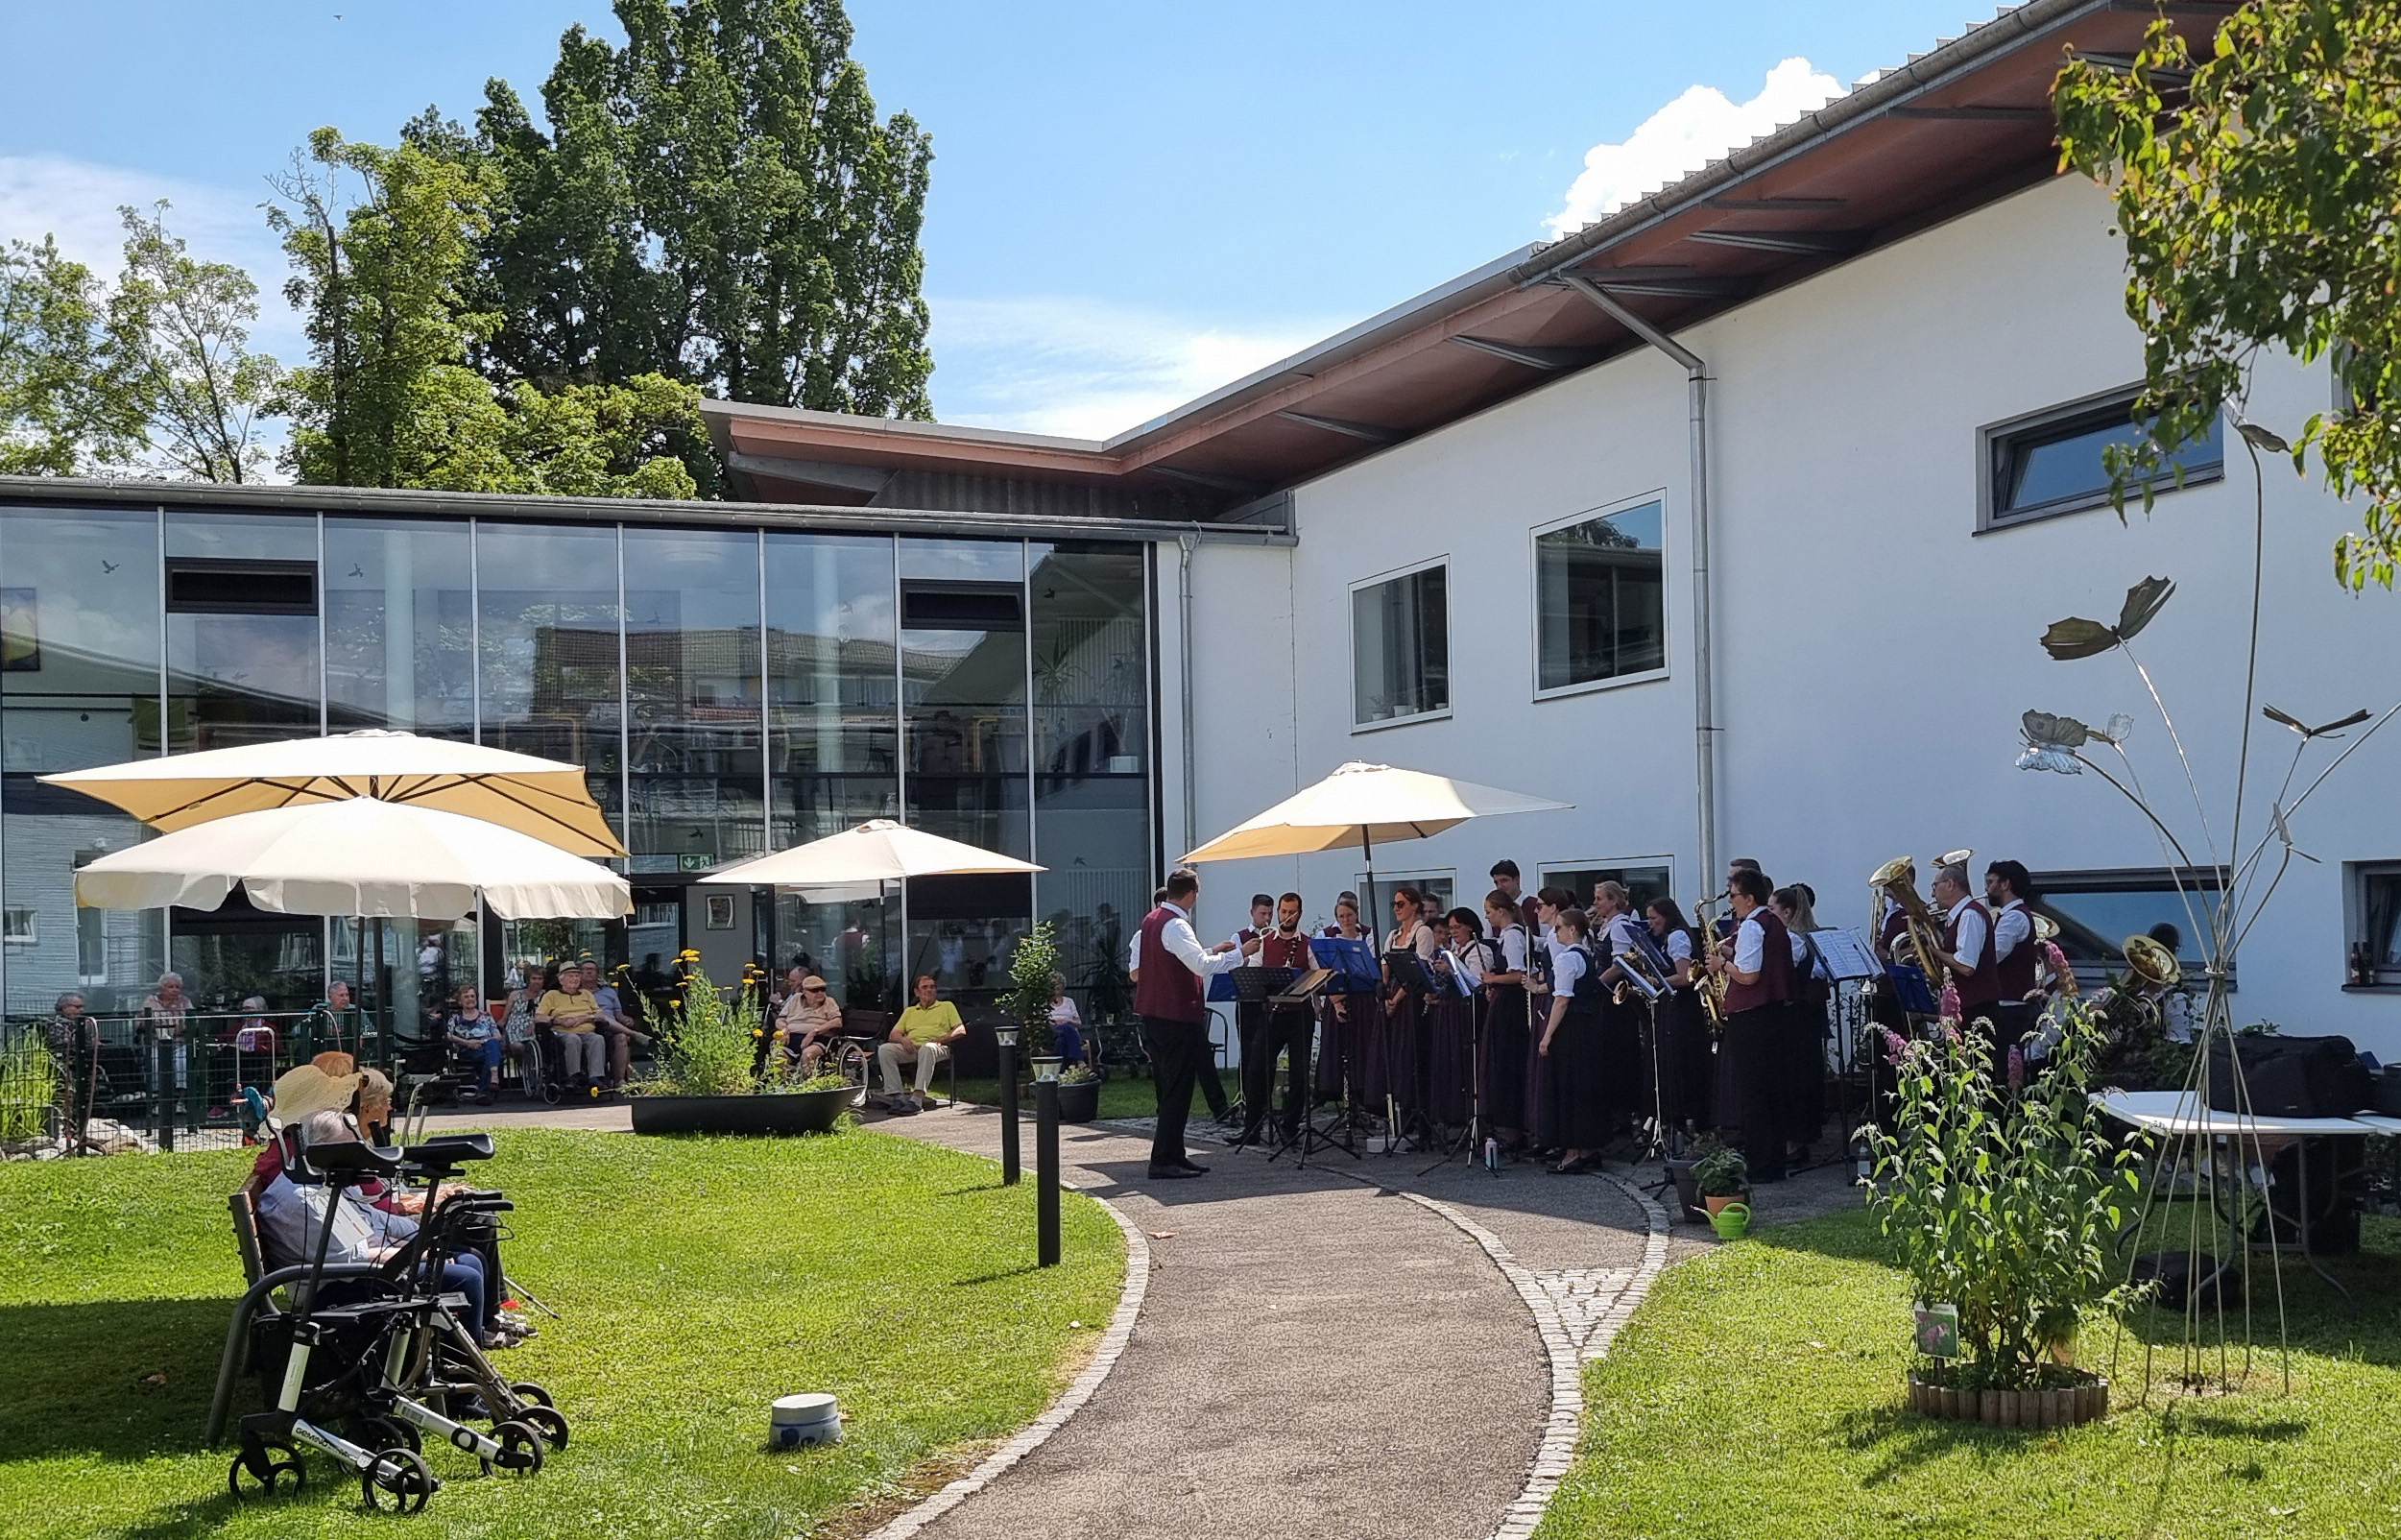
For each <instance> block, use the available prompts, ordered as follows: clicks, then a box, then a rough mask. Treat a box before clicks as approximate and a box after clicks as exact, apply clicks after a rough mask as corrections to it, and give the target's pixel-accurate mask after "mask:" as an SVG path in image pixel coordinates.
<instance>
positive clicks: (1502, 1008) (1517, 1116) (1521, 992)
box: [1477, 887, 1534, 1145]
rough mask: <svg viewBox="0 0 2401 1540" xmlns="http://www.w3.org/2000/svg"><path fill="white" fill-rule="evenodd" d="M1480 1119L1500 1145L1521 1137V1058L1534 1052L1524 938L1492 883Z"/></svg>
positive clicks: (1512, 906)
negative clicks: (1482, 1115) (1527, 1005)
mask: <svg viewBox="0 0 2401 1540" xmlns="http://www.w3.org/2000/svg"><path fill="white" fill-rule="evenodd" d="M1484 926H1485V928H1486V930H1487V931H1489V932H1490V935H1489V937H1488V939H1487V940H1486V941H1485V942H1484V1044H1483V1062H1482V1064H1481V1065H1479V1066H1478V1067H1477V1071H1478V1072H1479V1073H1480V1074H1481V1075H1482V1076H1483V1092H1482V1095H1483V1107H1484V1122H1485V1124H1486V1125H1487V1126H1489V1127H1490V1128H1491V1129H1492V1130H1493V1133H1494V1136H1495V1137H1496V1138H1498V1139H1499V1140H1500V1141H1501V1143H1503V1144H1507V1145H1514V1144H1516V1143H1518V1142H1519V1141H1520V1140H1522V1139H1524V1138H1525V1061H1526V1059H1527V1057H1528V1056H1529V1055H1530V1054H1531V1052H1532V1050H1533V1042H1534V1040H1533V1018H1532V1017H1531V1016H1530V1015H1529V1014H1528V1011H1527V1008H1526V1000H1527V999H1528V997H1527V994H1526V988H1525V986H1526V983H1527V981H1528V979H1529V977H1530V975H1529V974H1528V972H1527V968H1528V965H1527V963H1526V960H1525V956H1526V944H1527V941H1528V939H1529V938H1528V937H1527V935H1526V931H1525V926H1524V925H1522V924H1520V923H1519V919H1518V905H1517V901H1516V900H1514V899H1512V898H1510V897H1509V895H1508V894H1507V893H1505V892H1503V891H1501V889H1500V888H1498V887H1496V888H1494V889H1493V890H1492V892H1490V893H1489V894H1486V895H1485V897H1484Z"/></svg>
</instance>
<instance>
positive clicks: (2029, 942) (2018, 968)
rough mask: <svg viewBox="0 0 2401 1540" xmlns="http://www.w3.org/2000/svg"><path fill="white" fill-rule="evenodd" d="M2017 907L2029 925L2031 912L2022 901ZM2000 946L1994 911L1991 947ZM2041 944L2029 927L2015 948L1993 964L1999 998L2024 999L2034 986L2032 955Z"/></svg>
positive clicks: (1997, 923)
mask: <svg viewBox="0 0 2401 1540" xmlns="http://www.w3.org/2000/svg"><path fill="white" fill-rule="evenodd" d="M2018 907H2019V908H2020V909H2021V910H2025V912H2026V917H2027V923H2028V924H2029V926H2030V925H2031V924H2032V923H2033V918H2034V917H2033V912H2032V911H2031V910H2027V909H2025V905H2024V904H2022V903H2021V904H2019V905H2018ZM2000 946H2001V916H2000V915H1999V914H1998V913H1996V914H1995V915H1994V916H1993V948H1994V950H2000ZM2041 946H2042V943H2040V942H2038V941H2036V940H2035V939H2034V932H2033V931H2032V930H2030V929H2029V930H2028V931H2027V933H2026V939H2025V940H2024V941H2021V942H2019V943H2018V944H2017V949H2016V950H2013V951H2011V952H2010V953H2009V955H2007V956H2006V957H2003V958H2001V959H2000V960H1999V961H1997V962H1995V963H1994V964H1993V970H1994V973H1995V974H1996V975H1998V976H1999V978H2000V980H2001V996H2000V998H2001V999H2005V1000H2021V999H2025V998H2026V996H2027V992H2028V991H2029V990H2030V989H2032V988H2033V987H2034V957H2035V953H2036V952H2037V950H2039V949H2040V948H2041Z"/></svg>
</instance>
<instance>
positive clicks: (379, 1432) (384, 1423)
mask: <svg viewBox="0 0 2401 1540" xmlns="http://www.w3.org/2000/svg"><path fill="white" fill-rule="evenodd" d="M350 1442H351V1443H353V1444H356V1445H358V1446H359V1447H360V1448H361V1449H410V1450H418V1451H420V1452H421V1451H422V1450H423V1449H424V1447H425V1440H424V1436H423V1435H422V1434H420V1433H419V1432H418V1431H417V1428H416V1426H415V1425H414V1424H411V1423H404V1422H395V1421H394V1420H393V1419H391V1418H389V1417H369V1418H367V1419H366V1420H365V1421H363V1422H361V1423H360V1424H359V1425H358V1436H357V1437H355V1438H353V1439H351V1440H350Z"/></svg>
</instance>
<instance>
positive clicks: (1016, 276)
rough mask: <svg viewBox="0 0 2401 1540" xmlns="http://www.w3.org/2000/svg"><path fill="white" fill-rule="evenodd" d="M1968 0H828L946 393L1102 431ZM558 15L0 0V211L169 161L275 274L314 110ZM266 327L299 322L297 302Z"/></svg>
mask: <svg viewBox="0 0 2401 1540" xmlns="http://www.w3.org/2000/svg"><path fill="white" fill-rule="evenodd" d="M1970 3H1971V0H1715V3H1698V4H1688V5H1685V6H1681V7H1673V6H1659V5H1656V4H1631V3H1616V0H1611V3H1605V4H1603V3H1584V4H1573V3H1571V4H1567V5H1558V6H1551V7H1548V8H1543V7H1537V8H1530V9H1527V8H1509V9H1505V10H1504V9H1501V8H1496V9H1495V10H1493V11H1491V12H1484V11H1482V10H1481V9H1480V8H1472V7H1464V6H1460V5H1458V4H1456V3H1455V0H1448V3H1444V4H1433V3H1420V0H1381V3H1375V4H1369V3H1360V0H1282V3H1261V0H1213V3H1210V4H1205V5H1203V4H1184V3H1176V4H1166V3H1150V4H1134V3H1123V0H1120V3H1116V4H1104V3H1100V0H1041V3H1030V0H1018V3H1017V4H1013V5H995V4H992V3H990V0H980V3H970V0H852V8H851V10H852V19H853V21H854V23H855V24H856V27H857V34H858V36H857V41H856V44H855V47H854V53H855V54H856V56H857V57H858V58H859V59H860V60H862V61H863V62H864V63H865V65H866V67H867V70H868V77H869V81H870V83H871V84H872V86H873V88H874V90H875V93H876V100H877V102H878V104H879V106H880V107H882V108H883V109H884V110H886V111H891V110H894V109H900V108H905V109H906V110H908V111H910V112H912V113H914V114H915V115H916V116H917V117H918V119H919V120H920V121H921V122H923V123H924V125H925V126H926V127H927V128H928V129H929V130H930V131H931V132H932V134H933V139H934V150H935V156H936V159H935V164H934V177H933V191H932V196H931V199H930V200H929V203H928V207H927V220H926V233H925V246H926V254H927V277H926V294H927V297H928V299H929V301H931V303H932V305H933V307H934V317H935V336H934V345H935V363H936V372H935V375H934V399H935V405H936V408H937V410H938V411H939V413H940V415H941V416H942V417H944V418H945V419H946V420H949V421H972V422H985V423H992V424H996V425H1007V426H1019V427H1027V428H1033V429H1038V430H1046V431H1053V432H1068V433H1077V434H1086V435H1092V436H1098V435H1101V434H1105V433H1108V432H1111V431H1115V430H1116V429H1119V428H1123V427H1127V426H1131V425H1133V424H1134V423H1135V422H1137V421H1140V420H1142V419H1143V418H1145V417H1147V416H1149V415H1152V414H1153V413H1155V412H1157V411H1160V410H1163V409H1164V408H1165V407H1167V406H1170V405H1173V404H1174V403H1176V402H1177V401H1180V400H1183V399H1186V398H1188V397H1190V396H1192V395H1195V394H1198V393H1199V392H1201V391H1204V390H1207V389H1209V388H1211V387H1212V386H1214V385H1217V384H1221V383H1223V382H1224V381H1225V380H1227V379H1231V378H1234V377H1237V376H1238V375H1239V374H1242V373H1247V372H1248V371H1249V370H1251V369H1254V368H1257V367H1259V366H1260V365H1262V364H1264V363H1267V362H1270V361H1272V360H1273V359H1275V358H1277V357H1280V356H1282V355H1283V354H1284V353H1285V352H1288V351H1290V350H1292V349H1294V348H1297V347H1300V346H1303V345H1305V344H1307V343H1308V342H1310V341H1312V340H1314V339H1316V338H1317V337H1320V336H1323V335H1325V334H1327V333H1329V332H1331V331H1333V330H1336V329H1339V328H1340V327H1341V326H1344V325H1349V324H1350V323H1352V322H1354V321H1357V320H1358V319H1359V318H1361V317H1363V316H1366V315H1369V314H1372V313H1374V312H1375V311H1377V310H1380V309H1382V308H1383V307H1385V306H1387V305H1390V304H1392V303H1395V302H1396V301H1401V300H1403V299H1405V298H1407V297H1408V296H1410V295H1412V294H1415V293H1417V292H1419V291H1421V290H1423V289H1426V288H1429V287H1430V286H1432V285H1434V284H1436V283H1439V282H1441V281H1442V280H1443V279H1445V278H1447V277H1452V276H1453V275H1454V274H1456V273H1459V272H1463V271H1465V270H1466V269H1468V268H1471V267H1474V266H1476V265H1477V264H1478V263H1480V262H1483V261H1485V260H1487V259H1489V258H1491V257H1493V256H1496V255H1499V254H1500V253H1503V252H1505V251H1508V250H1510V249H1511V248H1513V247H1516V246H1520V245H1523V244H1525V242H1527V241H1531V240H1538V239H1545V238H1548V237H1549V235H1551V234H1552V233H1554V232H1556V230H1558V229H1572V228H1573V226H1574V225H1576V224H1579V223H1581V222H1583V221H1584V220H1586V219H1589V218H1591V217H1594V216H1596V215H1597V213H1599V212H1601V211H1603V210H1604V209H1605V208H1606V207H1607V206H1610V205H1611V202H1612V200H1613V199H1616V198H1620V197H1625V196H1633V195H1639V194H1640V193H1641V192H1643V191H1645V190H1647V189H1648V188H1649V187H1651V186H1654V185H1657V184H1658V183H1659V182H1660V181H1662V180H1668V179H1669V178H1671V177H1672V176H1673V175H1674V174H1676V173H1677V172H1680V171H1682V170H1687V169H1690V168H1691V167H1692V166H1693V165H1696V164H1698V163H1699V162H1700V161H1701V160H1702V159H1705V158H1707V156H1709V155H1710V154H1711V153H1714V152H1717V151H1720V150H1722V149H1723V148H1724V147H1725V146H1726V145H1727V144H1729V143H1731V142H1734V141H1735V140H1736V139H1738V138H1747V137H1749V136H1750V135H1752V134H1754V133H1757V132H1764V131H1765V128H1766V127H1768V126H1771V125H1772V124H1773V123H1774V122H1776V121H1781V120H1783V119H1785V118H1789V117H1790V116H1791V115H1793V113H1794V112H1795V111H1797V110H1801V109H1805V108H1807V107H1810V106H1813V105H1815V103H1816V101H1817V100H1819V99H1822V97H1823V96H1824V95H1825V94H1826V92H1827V91H1828V90H1830V89H1834V88H1838V87H1847V86H1849V85H1850V84H1853V83H1854V82H1856V81H1857V80H1858V79H1859V77H1861V75H1864V74H1866V73H1868V72H1870V71H1872V70H1875V69H1879V68H1885V67H1890V66H1892V65H1896V64H1898V63H1900V62H1902V61H1903V60H1905V59H1906V58H1907V57H1908V56H1909V54H1911V53H1914V52H1920V51H1923V50H1924V49H1926V48H1927V47H1929V46H1931V45H1932V44H1933V41H1934V40H1935V39H1936V38H1937V37H1941V36H1951V35H1954V34H1956V33H1957V32H1958V31H1960V30H1961V28H1962V26H1963V24H1964V23H1965V22H1966V21H1967V20H1969V19H1971V17H1972V18H1973V19H1978V20H1981V19H1984V18H1985V17H1987V16H1989V15H1990V14H1991V12H1990V11H1989V10H1985V9H1978V10H1972V11H1971V10H1965V9H1962V7H1963V6H1966V5H1968V4H1970ZM579 20H580V21H583V22H584V23H585V24H586V25H588V26H589V27H592V28H594V29H595V30H603V31H607V32H609V33H610V34H611V35H612V36H613V35H614V23H613V20H612V17H611V16H610V14H609V11H608V7H607V4H606V0H481V3H460V0H406V3H401V0H317V3H313V4H307V5H294V4H280V3H269V0H205V3H195V0H176V3H157V0H99V3H96V4H88V5H83V6H73V7H62V6H57V5H53V4H47V3H36V0H0V59H6V60H10V61H11V62H10V64H9V77H10V79H9V88H8V90H6V91H5V92H0V238H5V237H11V236H38V235H39V234H40V233H42V232H43V231H44V230H46V229H55V230H56V231H57V232H58V234H59V236H60V241H61V244H63V245H65V246H67V247H68V248H69V249H70V250H72V251H74V252H75V253H77V254H79V255H84V256H85V257H87V258H98V259H100V260H101V261H103V262H107V261H108V259H109V258H110V257H111V256H112V254H113V246H114V238H115V215H114V208H115V205H117V204H119V203H123V202H128V201H139V202H147V201H148V200H150V199H152V198H156V197H166V198H169V199H171V200H173V201H174V203H175V205H176V209H177V212H176V214H175V216H174V218H173V223H174V225H175V226H176V227H177V228H178V229H180V230H182V231H183V232H184V233H185V234H187V235H188V236H189V237H190V238H191V240H192V244H193V246H194V247H195V249H196V250H199V251H201V252H202V253H204V254H208V255H215V256H220V257H223V258H225V259H228V260H237V261H241V262H243V263H245V264H246V265H248V266H250V267H251V268H252V271H253V272H255V273H256V274H257V275H258V276H259V277H260V279H261V283H262V287H268V288H272V287H274V286H275V284H276V283H277V282H279V281H280V277H281V272H282V269H281V261H280V257H279V254H278V253H276V251H275V249H274V247H273V245H272V243H271V242H270V240H269V239H268V237H267V235H266V233H265V230H264V228H263V225H262V224H261V222H260V220H259V217H258V214H257V211H256V207H255V205H257V203H258V202H259V201H260V200H261V199H262V198H264V197H265V196H266V187H265V183H264V180H263V179H264V177H265V176H266V175H267V174H268V173H269V172H271V171H273V170H275V169H276V168H277V167H278V166H280V165H281V164H283V163H284V162H285V161H286V160H287V159H288V157H289V156H290V154H291V152H292V149H293V147H294V146H295V145H297V144H299V143H300V140H301V139H302V138H303V136H304V135H306V133H307V132H309V131H310V130H311V129H314V128H316V127H318V126H319V125H321V124H331V125H333V126H334V127H337V128H339V129H341V130H342V131H343V132H345V133H346V134H348V135H350V136H352V137H359V138H370V139H389V138H390V136H391V135H392V134H393V132H395V130H396V127H397V126H398V124H399V123H400V122H401V121H402V120H403V119H404V118H406V117H408V116H409V115H411V114H412V113H414V112H416V111H417V110H419V109H420V108H423V107H425V106H427V105H428V104H432V105H437V106H439V107H441V108H443V109H444V111H446V112H449V113H451V114H453V115H456V116H460V117H465V116H467V115H468V113H470V112H471V111H472V109H473V108H474V107H475V105H476V104H477V102H478V101H479V100H480V99H481V94H482V86H483V82H484V80H485V78H486V77H488V76H492V75H499V76H503V77H505V78H507V79H509V80H511V81H512V82H514V83H515V84H516V85H517V86H518V88H519V89H520V91H522V92H523V93H524V94H525V95H526V96H527V97H528V98H529V99H531V98H534V97H536V96H537V93H538V90H539V86H540V81H541V79H542V77H543V76H544V75H545V74H546V73H547V72H548V69H549V65H550V62H551V60H552V59H553V58H554V57H555V55H556V50H557V42H558V36H559V34H560V33H561V32H562V31H564V29H565V28H566V27H567V26H568V25H569V24H571V23H573V22H576V21H579ZM1788 60H1791V61H1805V62H1789V63H1788V62H1787V61H1788ZM29 65H30V66H32V67H29ZM1780 65H1781V66H1782V67H1781V68H1779V66H1780ZM1713 93H1714V94H1713ZM1588 162H1589V168H1590V169H1589V170H1588V169H1587V168H1588ZM1579 178H1581V180H1580V182H1579ZM261 336H262V339H263V340H264V341H266V342H267V343H268V344H269V345H270V346H271V347H273V348H275V349H277V350H278V351H279V352H282V353H285V354H288V355H290V356H291V357H293V358H297V356H298V355H299V352H300V348H299V343H298V340H297V336H296V334H295V333H294V332H293V330H292V329H291V326H290V323H289V318H288V317H284V316H279V315H278V316H274V317H270V318H269V319H268V321H267V322H266V324H265V325H262V327H261Z"/></svg>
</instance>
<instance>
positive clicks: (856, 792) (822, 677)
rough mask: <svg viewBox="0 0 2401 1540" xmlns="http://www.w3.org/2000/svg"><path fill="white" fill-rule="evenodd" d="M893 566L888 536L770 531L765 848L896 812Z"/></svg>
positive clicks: (817, 836)
mask: <svg viewBox="0 0 2401 1540" xmlns="http://www.w3.org/2000/svg"><path fill="white" fill-rule="evenodd" d="M892 562H893V542H892V541H891V539H890V537H888V536H874V535H868V536H845V535H776V534H771V535H769V536H768V537H767V731H768V738H767V750H768V760H767V762H768V769H769V772H770V774H771V776H772V777H773V788H774V795H775V806H774V814H775V824H774V829H773V830H772V833H771V837H770V839H769V841H768V843H769V844H770V845H771V846H773V847H774V848H775V849H777V850H783V849H787V848H789V847H791V846H794V845H800V844H804V843H806V842H807V841H809V840H812V839H822V838H824V837H825V836H826V835H828V834H835V833H839V832H841V831H842V830H845V829H848V828H850V827H852V825H854V824H859V823H863V822H865V821H866V820H868V819H870V818H897V817H899V816H900V781H899V778H898V775H897V773H896V764H897V756H898V754H899V744H900V707H899V705H898V702H899V699H900V693H899V692H900V674H899V669H898V660H897V657H896V653H897V650H898V646H899V641H898V638H897V636H896V632H895V626H896V622H895V620H894V618H893V592H894V590H893V565H892ZM848 924H849V922H848V920H847V919H846V920H844V921H842V922H841V923H840V924H837V925H835V926H833V931H832V933H834V934H841V933H843V931H844V930H845V929H846V928H847V926H848ZM830 976H831V975H828V977H830Z"/></svg>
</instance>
